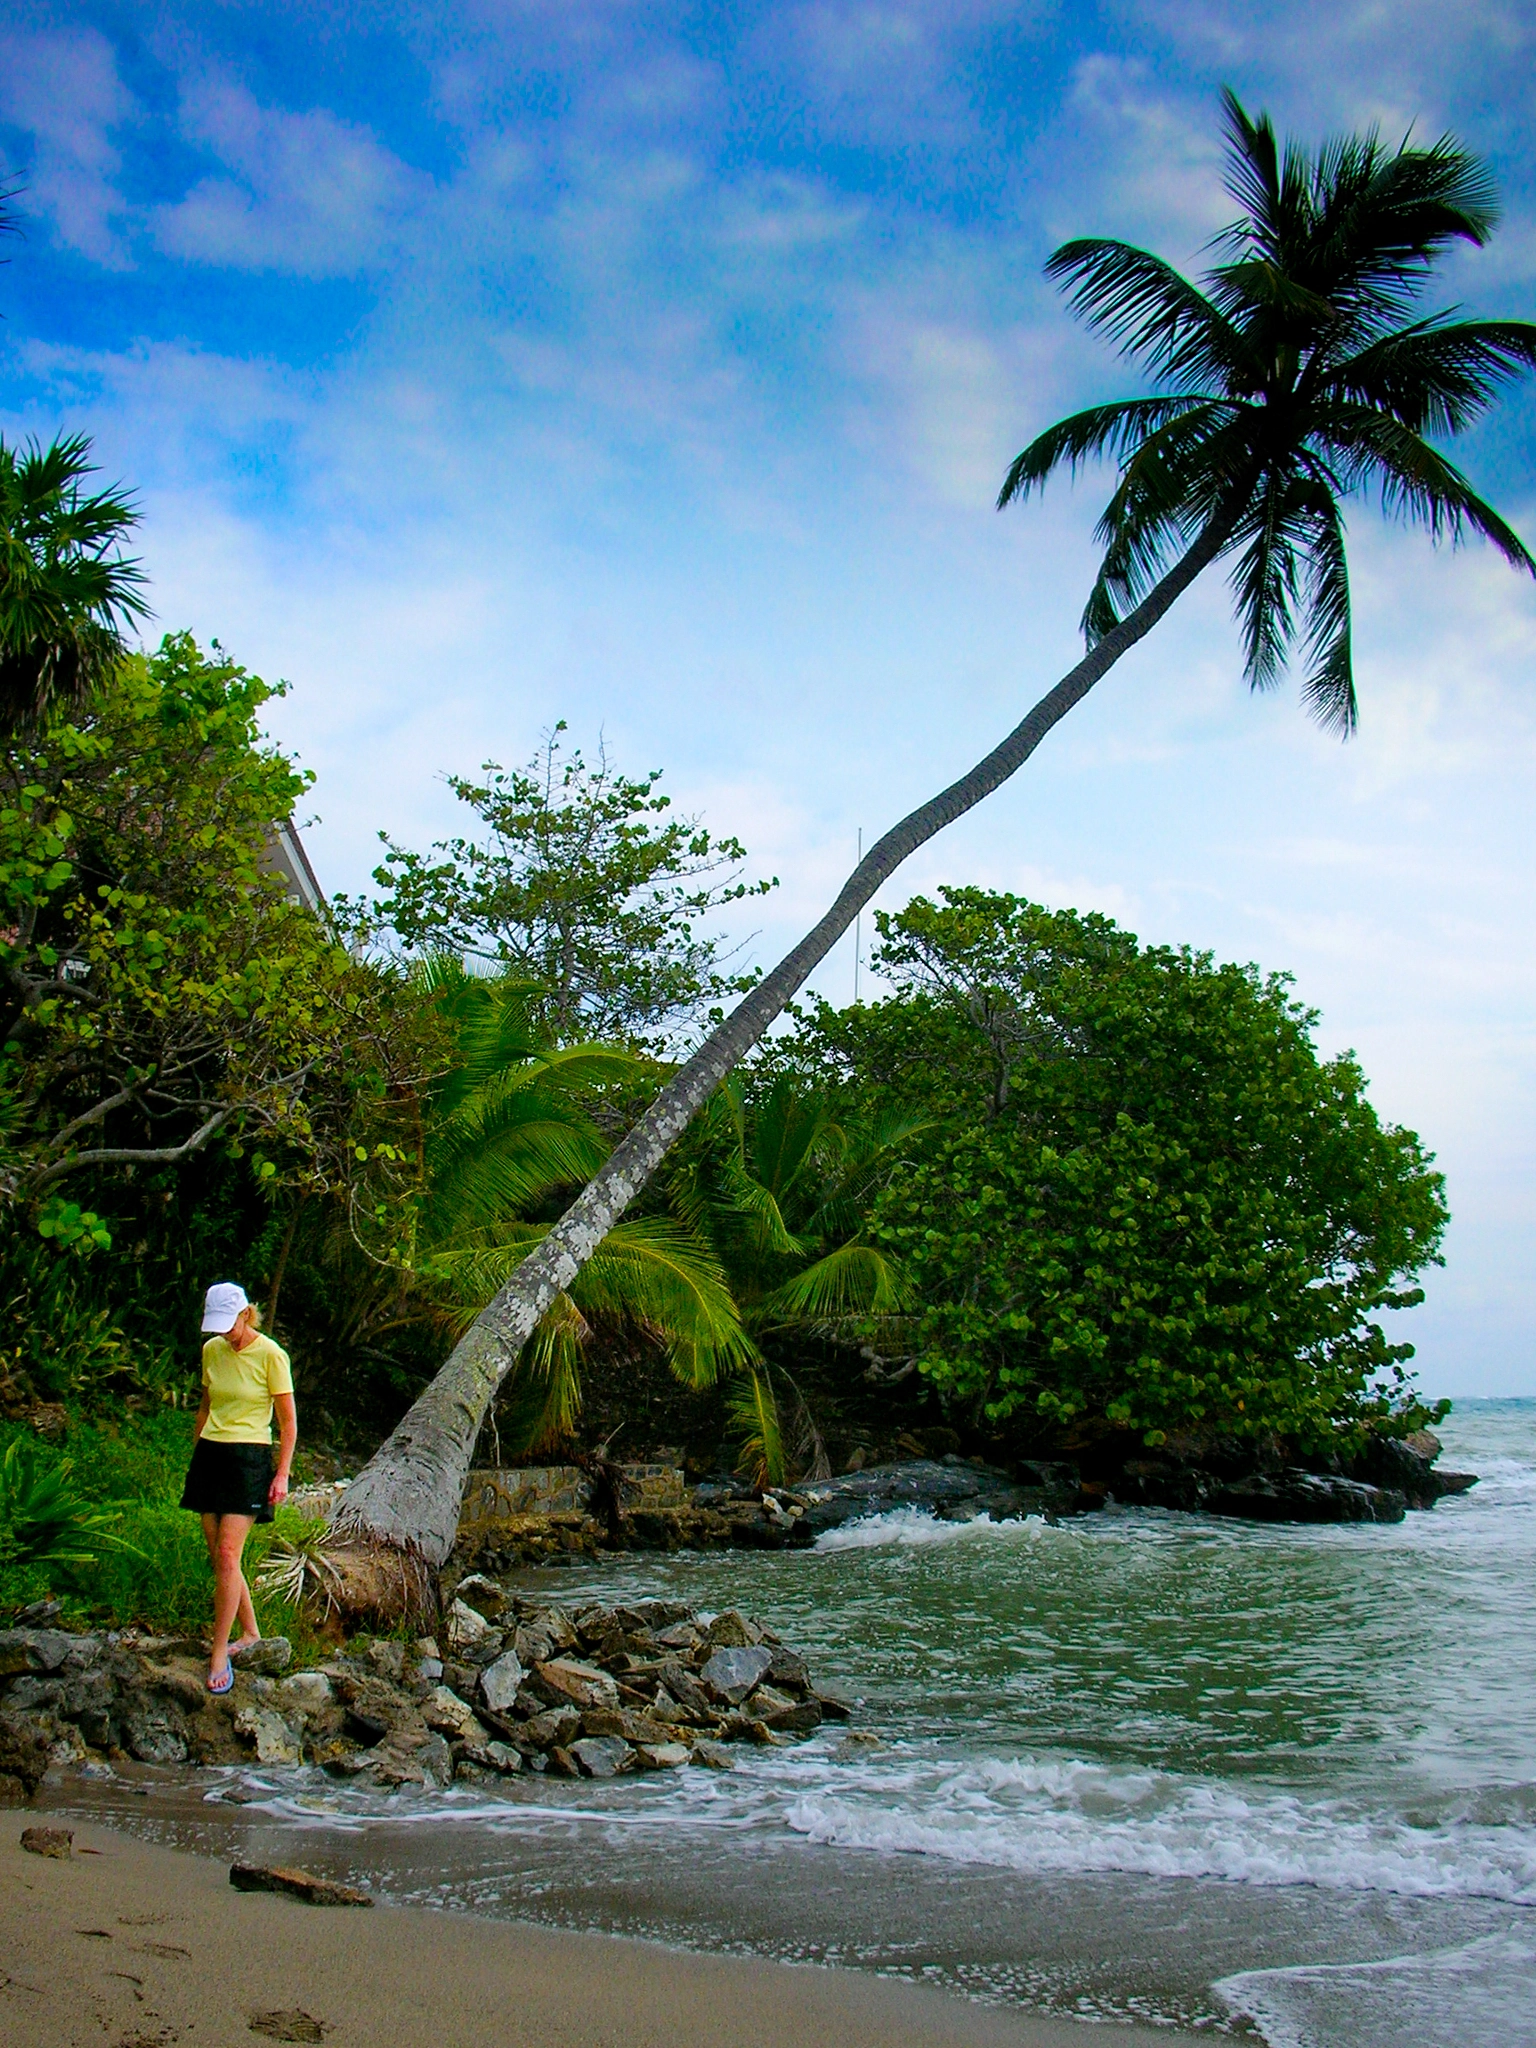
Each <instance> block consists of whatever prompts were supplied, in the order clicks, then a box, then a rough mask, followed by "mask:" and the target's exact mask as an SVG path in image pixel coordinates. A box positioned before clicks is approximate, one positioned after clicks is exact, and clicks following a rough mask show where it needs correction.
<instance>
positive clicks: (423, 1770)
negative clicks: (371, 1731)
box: [368, 1727, 453, 1788]
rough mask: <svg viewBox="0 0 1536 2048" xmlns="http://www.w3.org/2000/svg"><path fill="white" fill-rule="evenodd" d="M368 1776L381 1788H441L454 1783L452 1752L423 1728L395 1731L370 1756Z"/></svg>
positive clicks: (442, 1741) (438, 1736)
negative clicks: (410, 1786) (413, 1786)
mask: <svg viewBox="0 0 1536 2048" xmlns="http://www.w3.org/2000/svg"><path fill="white" fill-rule="evenodd" d="M368 1771H369V1775H370V1776H372V1777H373V1778H375V1779H377V1781H378V1782H379V1783H380V1784H381V1785H388V1786H390V1787H392V1788H397V1787H400V1786H405V1785H421V1786H423V1787H426V1786H432V1787H441V1786H444V1785H451V1784H452V1783H453V1752H452V1750H450V1749H449V1747H448V1745H447V1743H446V1742H445V1741H444V1740H443V1738H442V1736H441V1735H438V1734H434V1733H430V1732H429V1731H428V1730H427V1729H426V1728H424V1727H417V1728H405V1727H401V1728H395V1729H393V1730H392V1731H391V1732H390V1733H389V1734H388V1735H387V1736H386V1737H385V1738H384V1740H383V1741H382V1742H381V1743H380V1744H379V1746H378V1748H377V1749H375V1750H374V1751H372V1752H371V1754H370V1756H369V1758H368Z"/></svg>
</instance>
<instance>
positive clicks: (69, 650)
mask: <svg viewBox="0 0 1536 2048" xmlns="http://www.w3.org/2000/svg"><path fill="white" fill-rule="evenodd" d="M90 453H91V444H90V442H89V441H87V440H86V439H85V438H84V437H83V436H82V435H78V434H76V435H71V436H69V437H68V438H66V439H64V440H60V441H55V442H54V443H53V445H52V446H51V447H49V448H43V447H40V446H38V445H36V444H34V443H29V444H28V445H27V447H25V448H24V449H21V450H20V451H18V450H16V449H14V448H8V447H7V446H6V445H5V443H4V442H3V441H0V738H3V737H4V736H5V735H6V734H12V735H16V734H21V733H26V732H34V731H36V730H38V729H39V728H40V727H41V726H42V725H43V723H44V722H45V721H46V719H47V718H48V717H49V715H50V714H52V713H54V712H60V713H64V714H67V715H73V714H75V713H78V712H80V711H82V710H83V709H84V708H85V706H86V705H87V704H88V703H89V702H90V700H91V698H92V697H93V696H94V695H96V694H97V693H98V692H99V691H101V690H102V689H104V688H105V687H106V685H107V684H108V682H109V681H110V680H111V677H112V674H113V671H114V670H115V669H116V668H117V666H118V664H119V663H120V662H121V661H122V659H123V656H124V655H125V654H126V652H127V641H126V639H125V637H124V636H125V634H126V633H127V631H128V630H129V628H130V627H132V626H133V625H135V624H137V623H138V621H140V620H141V619H144V618H147V617H148V613H149V607H148V605H147V604H146V603H145V601H144V598H143V596H142V594H141V592H142V586H143V582H144V573H143V571H142V569H140V567H139V565H138V563H137V562H135V561H131V560H130V559H128V557H126V556H125V555H124V554H123V553H122V542H123V538H124V536H125V535H126V534H127V532H128V530H129V528H130V527H132V526H133V525H134V523H135V521H136V520H137V517H138V514H137V512H136V511H135V510H134V505H133V500H132V499H131V498H130V497H129V496H128V495H127V494H126V493H125V492H124V491H122V490H121V489H120V488H118V487H115V486H114V487H113V488H111V489H109V490H104V491H94V492H93V491H88V490H87V489H86V488H85V480H86V478H87V477H89V476H91V475H92V474H93V473H94V471H93V465H92V463H91V460H90Z"/></svg>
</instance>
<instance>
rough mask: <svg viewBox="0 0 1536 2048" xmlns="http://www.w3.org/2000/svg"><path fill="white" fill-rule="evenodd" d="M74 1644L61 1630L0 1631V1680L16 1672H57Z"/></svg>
mask: <svg viewBox="0 0 1536 2048" xmlns="http://www.w3.org/2000/svg"><path fill="white" fill-rule="evenodd" d="M74 1641H75V1638H74V1637H73V1636H67V1635H65V1634H64V1632H63V1630H62V1629H55V1628H7V1629H0V1678H10V1677H12V1676H14V1675H15V1674H16V1673H17V1672H19V1671H57V1670H58V1668H59V1666H60V1665H61V1664H62V1663H63V1662H64V1660H65V1658H66V1657H67V1656H68V1655H69V1653H70V1650H71V1648H72V1646H73V1644H74Z"/></svg>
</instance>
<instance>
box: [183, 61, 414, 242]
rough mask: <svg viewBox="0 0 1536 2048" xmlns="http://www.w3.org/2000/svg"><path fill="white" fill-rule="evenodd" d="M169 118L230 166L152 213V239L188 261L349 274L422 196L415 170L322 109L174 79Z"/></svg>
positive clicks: (389, 237) (396, 233) (397, 230)
mask: <svg viewBox="0 0 1536 2048" xmlns="http://www.w3.org/2000/svg"><path fill="white" fill-rule="evenodd" d="M181 119H182V127H183V130H184V132H185V133H186V134H187V135H188V136H189V137H190V138H191V139H192V140H194V141H196V142H198V143H199V144H201V145H202V147H203V148H205V149H206V150H208V151H209V153H210V154H211V155H213V156H214V157H215V158H217V159H218V161H219V162H220V163H221V164H223V165H224V166H225V168H226V169H227V170H228V171H229V172H231V173H233V175H232V176H228V177H219V176H215V177H208V178H203V179H201V180H200V181H199V182H198V183H197V184H196V185H194V186H193V187H192V189H191V191H190V192H188V193H187V195H186V197H185V198H183V199H181V200H178V201H177V202H176V203H175V204H174V205H168V206H161V207H157V208H156V209H155V210H154V213H153V215H152V220H153V223H154V231H155V237H156V240H157V241H158V243H159V245H160V247H161V248H162V249H164V250H166V251H167V252H168V253H169V254H171V255H175V256H182V257H186V258H189V259H191V260H192V261H194V262H202V263H214V264H220V265H224V266H227V267H230V268H233V269H237V270H280V271H286V272H288V273H290V274H292V275H294V276H299V277H349V276H354V275H356V274H357V273H359V272H363V271H369V270H374V269H376V268H378V267H379V266H380V265H382V264H384V263H386V262H388V261H389V260H390V258H391V257H392V255H394V254H395V252H396V251H397V250H398V247H399V245H400V242H401V240H402V236H403V230H404V228H405V225H406V223H407V222H408V220H409V219H410V217H411V216H412V215H413V214H414V213H416V212H417V211H418V210H419V209H420V208H421V207H422V205H423V204H424V203H425V202H426V201H427V199H428V198H429V196H430V194H431V190H432V181H431V180H430V179H429V178H427V177H426V176H425V175H424V174H423V173H422V172H420V171H416V170H413V169H412V168H411V167H410V166H408V165H407V164H404V163H402V162H401V160H400V158H399V157H397V156H395V155H394V154H393V153H392V152H391V151H389V150H388V149H385V148H384V147H383V146H382V144H380V143H379V142H378V141H377V140H376V139H375V138H374V136H373V135H372V134H370V133H369V131H368V130H367V129H366V128H361V127H358V126H357V125H355V124H354V123H352V122H349V121H342V120H339V119H338V118H337V117H336V116H335V115H334V114H331V113H329V112H327V111H326V110H325V109H324V108H318V109H314V110H311V111H310V112H307V113H289V112H286V111H285V110H283V109H281V108H274V107H264V106H262V105H260V104H259V103H258V101H257V100H256V99H255V97H254V96H253V95H252V94H251V93H250V92H248V91H247V90H246V89H245V87H244V86H241V85H237V84H232V83H230V82H228V81H227V80H221V79H216V78H209V79H201V80H198V81H196V82H194V83H191V84H189V85H188V86H187V87H186V89H185V91H184V94H183V100H182V116H181Z"/></svg>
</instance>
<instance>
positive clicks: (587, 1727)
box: [581, 1707, 677, 1743]
mask: <svg viewBox="0 0 1536 2048" xmlns="http://www.w3.org/2000/svg"><path fill="white" fill-rule="evenodd" d="M581 1732H582V1734H583V1735H619V1736H622V1737H623V1739H624V1740H625V1741H626V1742H632V1743H641V1742H650V1743H658V1742H659V1743H669V1742H675V1741H676V1740H677V1732H676V1730H675V1729H673V1728H669V1727H668V1726H667V1724H666V1722H665V1721H660V1720H656V1719H653V1718H652V1716H651V1715H649V1714H637V1713H635V1712H634V1711H633V1710H632V1709H631V1708H628V1707H621V1708H619V1709H618V1710H617V1711H615V1710H614V1709H613V1708H612V1707H589V1708H588V1709H587V1711H586V1713H584V1714H583V1715H582V1717H581Z"/></svg>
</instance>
